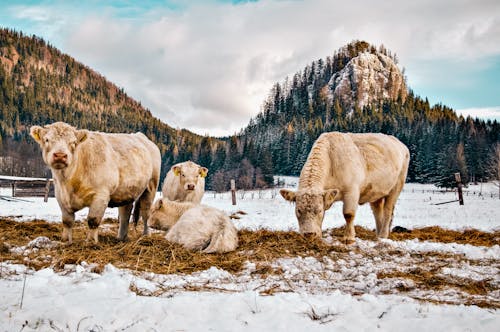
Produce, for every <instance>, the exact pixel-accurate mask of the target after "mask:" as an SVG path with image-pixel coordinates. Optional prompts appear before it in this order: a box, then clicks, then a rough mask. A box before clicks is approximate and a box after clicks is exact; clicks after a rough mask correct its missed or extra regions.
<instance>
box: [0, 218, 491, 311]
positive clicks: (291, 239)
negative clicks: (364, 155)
mask: <svg viewBox="0 0 500 332" xmlns="http://www.w3.org/2000/svg"><path fill="white" fill-rule="evenodd" d="M103 224H104V226H101V227H100V230H99V241H100V242H99V244H98V245H94V244H89V243H87V242H86V241H85V238H86V231H87V226H86V225H85V224H83V223H77V224H76V225H75V228H74V243H73V244H72V245H66V244H63V243H60V242H59V241H61V231H62V225H61V224H55V223H48V222H45V221H41V220H36V221H31V222H17V221H14V220H12V219H9V218H0V261H9V262H13V263H20V264H24V265H27V266H29V267H31V268H34V269H36V270H38V269H42V268H46V267H52V268H54V269H55V270H56V271H62V270H64V269H65V266H67V265H68V264H80V263H82V262H87V263H89V264H93V266H94V268H93V271H94V272H97V273H100V272H102V270H103V268H104V266H105V265H106V264H113V265H114V266H116V267H119V268H126V269H130V270H132V271H138V272H154V273H157V274H170V273H187V274H189V273H192V272H196V271H202V270H206V269H208V268H210V267H212V266H214V267H217V268H219V269H223V270H226V271H228V272H230V273H236V274H237V273H239V272H241V271H242V270H243V269H244V268H245V263H246V262H248V261H250V262H253V263H255V269H254V270H253V271H252V272H251V275H252V276H256V277H261V278H267V277H268V276H270V275H274V276H277V277H280V276H281V275H282V274H283V273H284V271H283V270H282V269H281V268H280V267H276V266H275V265H274V266H273V262H274V261H276V260H277V259H279V258H287V257H315V258H316V259H318V260H319V261H321V260H322V259H323V258H324V257H328V258H329V259H331V260H333V261H336V260H338V259H340V258H342V259H343V260H345V261H349V260H350V257H349V253H350V252H351V251H355V252H356V253H360V254H362V255H363V256H364V257H365V258H367V259H373V258H374V257H375V256H377V257H378V258H380V257H386V259H389V260H390V259H393V258H394V257H396V256H404V255H407V254H408V253H407V252H405V251H403V250H401V249H397V248H396V249H395V248H390V247H387V248H386V247H384V246H381V247H380V248H379V249H377V250H378V251H374V252H372V253H368V252H362V251H360V249H359V248H358V247H357V246H353V247H351V246H345V245H331V244H328V243H326V242H325V241H322V240H319V239H310V238H305V237H303V236H302V235H300V234H298V233H297V232H291V231H288V232H285V231H269V230H257V231H251V230H240V231H239V247H238V249H237V250H236V251H234V252H230V253H226V254H203V253H200V252H192V251H188V250H185V249H184V248H183V247H182V246H180V245H177V244H173V243H170V242H168V241H166V240H165V238H164V233H163V232H157V233H154V234H152V235H150V236H147V237H142V236H140V232H139V231H137V232H135V231H134V230H133V229H131V230H130V232H129V237H130V240H129V241H127V242H120V241H118V240H117V239H116V233H117V228H118V225H117V222H116V220H114V219H106V220H104V221H103ZM140 228H141V226H138V229H140ZM325 233H326V235H331V236H332V237H333V238H335V239H338V240H341V239H342V237H343V235H344V227H340V228H334V229H329V230H326V231H325ZM356 235H357V237H359V238H360V239H363V240H367V241H375V240H376V236H375V232H374V231H371V230H368V229H365V228H362V227H359V226H356ZM499 235H500V232H493V233H485V232H481V231H478V230H466V231H463V232H457V231H449V230H444V229H441V228H439V227H426V228H422V229H413V230H411V231H409V232H405V233H391V235H390V238H391V239H392V240H396V241H400V240H406V239H415V238H417V239H421V240H428V241H436V242H444V243H450V242H456V243H468V244H471V245H476V246H478V245H480V246H488V247H489V246H493V245H498V244H499V237H500V236H499ZM41 236H44V237H47V238H49V239H50V240H51V241H53V242H54V243H55V244H56V245H55V246H54V247H51V248H40V249H38V250H28V251H26V252H24V253H22V254H20V253H16V252H15V251H13V250H10V249H11V248H13V247H20V246H26V245H27V244H28V243H29V242H30V241H32V240H34V239H35V238H37V237H41ZM334 243H338V242H334ZM372 255H373V257H372ZM410 256H411V258H412V260H413V262H414V265H413V266H407V267H406V268H402V269H401V270H397V271H381V272H379V273H377V277H378V279H380V280H382V279H386V278H396V279H409V280H412V281H413V282H414V284H415V287H416V288H418V289H425V290H429V291H441V290H443V289H445V288H455V289H458V290H460V291H461V292H464V293H467V294H470V295H471V296H470V297H468V298H467V299H466V300H464V302H463V303H465V304H475V305H478V306H483V307H489V308H500V302H499V301H497V300H485V299H488V294H491V293H492V292H493V293H494V292H498V282H491V280H479V281H475V280H472V279H460V278H456V277H448V276H444V275H442V274H440V272H439V271H440V266H436V262H439V264H441V266H443V265H446V264H448V263H450V262H459V261H466V262H467V264H470V265H473V264H481V265H483V264H490V265H491V266H498V265H499V262H498V260H492V261H491V262H487V261H481V262H473V261H468V260H467V259H465V258H464V257H463V256H459V255H455V254H450V253H443V252H429V253H412V254H411V255H410ZM416 266H418V267H416ZM188 290H189V289H188ZM193 290H196V289H193ZM214 290H216V289H214ZM412 290H413V289H410V288H405V286H400V287H399V288H396V289H394V290H392V292H399V293H407V294H411V291H412ZM282 291H286V290H284V289H281V288H280V287H279V285H276V286H273V285H270V287H269V288H266V290H264V291H263V292H264V294H265V295H272V294H273V293H275V292H282ZM474 295H478V296H479V297H477V298H474ZM410 296H412V295H410ZM413 297H414V298H417V299H418V296H413ZM425 300H426V301H434V300H432V299H425ZM445 303H446V302H445Z"/></svg>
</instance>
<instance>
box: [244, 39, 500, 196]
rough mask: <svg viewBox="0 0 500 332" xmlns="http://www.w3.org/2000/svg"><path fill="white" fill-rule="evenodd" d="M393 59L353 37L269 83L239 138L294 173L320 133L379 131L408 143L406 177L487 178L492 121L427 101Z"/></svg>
mask: <svg viewBox="0 0 500 332" xmlns="http://www.w3.org/2000/svg"><path fill="white" fill-rule="evenodd" d="M397 64H398V60H397V56H396V55H394V54H391V52H390V51H389V50H387V49H386V48H385V47H384V46H380V47H378V48H376V47H375V46H373V45H370V44H368V43H366V42H364V41H353V42H351V43H349V44H348V45H346V46H345V47H342V48H341V49H339V50H338V51H336V52H335V53H334V54H333V55H332V56H329V57H327V58H326V59H319V60H317V61H314V62H312V63H311V64H310V65H308V66H306V67H305V68H304V69H303V70H302V71H299V72H297V73H296V74H295V75H293V77H291V78H289V77H287V78H286V79H285V80H284V81H283V82H281V83H277V84H275V85H274V87H273V88H272V89H271V91H270V93H269V96H268V98H267V99H266V100H265V102H264V104H263V110H262V112H260V113H259V114H258V115H257V116H256V117H255V118H253V119H251V120H250V123H249V125H248V126H247V128H245V129H244V130H243V131H242V133H241V134H240V139H241V141H242V142H243V144H244V145H250V146H252V147H254V148H255V149H256V150H257V151H259V150H266V151H270V153H271V155H272V163H273V168H274V171H275V172H276V173H277V174H286V175H298V174H299V173H300V170H301V168H302V165H303V164H304V162H305V160H306V158H307V155H308V153H309V150H310V149H311V146H312V144H313V143H314V141H315V140H316V138H317V137H318V136H319V135H320V134H321V133H323V132H327V131H342V132H382V133H387V134H391V135H394V136H396V137H398V138H399V139H400V140H401V141H403V142H404V143H405V144H406V145H407V146H408V147H409V149H410V152H411V161H410V169H409V173H408V180H409V181H412V182H426V183H428V182H431V183H436V184H438V185H441V186H452V185H454V177H453V173H455V172H460V173H461V174H462V179H463V180H464V181H465V182H467V181H469V179H472V180H487V179H490V178H491V177H492V175H491V174H492V173H491V167H490V166H489V165H491V164H492V162H491V161H492V160H494V158H495V155H494V150H495V146H497V145H498V144H500V143H499V142H500V136H499V135H500V126H499V123H498V122H496V121H494V122H491V121H486V122H485V121H481V120H478V119H472V118H463V117H459V116H458V115H457V114H456V113H455V112H454V111H453V110H452V109H451V108H449V107H446V106H444V105H440V104H438V105H434V106H431V105H429V102H428V101H427V99H422V98H420V97H418V96H416V95H415V94H414V93H413V92H412V91H411V89H409V88H408V87H407V84H406V80H405V76H404V73H403V71H402V70H400V69H399V67H398V65H397Z"/></svg>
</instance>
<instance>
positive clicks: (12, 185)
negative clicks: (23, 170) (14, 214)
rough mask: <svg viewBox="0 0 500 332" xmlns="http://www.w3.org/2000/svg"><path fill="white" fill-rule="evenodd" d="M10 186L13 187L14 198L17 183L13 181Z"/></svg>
mask: <svg viewBox="0 0 500 332" xmlns="http://www.w3.org/2000/svg"><path fill="white" fill-rule="evenodd" d="M10 186H11V187H12V197H16V181H13V182H12V183H11V184H10Z"/></svg>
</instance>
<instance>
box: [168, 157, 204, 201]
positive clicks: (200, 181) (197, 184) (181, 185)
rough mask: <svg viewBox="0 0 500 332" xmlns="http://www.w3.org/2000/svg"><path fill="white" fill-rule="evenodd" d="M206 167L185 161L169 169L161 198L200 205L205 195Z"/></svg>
mask: <svg viewBox="0 0 500 332" xmlns="http://www.w3.org/2000/svg"><path fill="white" fill-rule="evenodd" d="M207 174H208V169H207V168H206V167H201V166H200V165H198V164H196V163H193V162H192V161H185V162H183V163H178V164H175V165H174V166H172V167H171V168H170V170H169V171H168V173H167V176H166V177H165V181H164V182H163V187H162V190H161V191H162V193H163V197H166V198H168V199H169V200H171V201H179V202H193V203H196V204H200V202H201V199H202V198H203V194H204V193H205V177H206V176H207Z"/></svg>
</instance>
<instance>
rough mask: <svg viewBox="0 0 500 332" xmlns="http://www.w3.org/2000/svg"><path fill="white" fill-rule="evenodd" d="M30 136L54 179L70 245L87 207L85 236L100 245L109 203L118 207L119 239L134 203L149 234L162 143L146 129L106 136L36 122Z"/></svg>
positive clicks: (126, 224)
mask: <svg viewBox="0 0 500 332" xmlns="http://www.w3.org/2000/svg"><path fill="white" fill-rule="evenodd" d="M30 134H31V136H32V137H33V138H34V139H35V141H36V142H37V143H38V144H39V145H40V148H41V149H42V157H43V160H44V162H45V163H46V164H47V165H48V166H49V167H50V169H51V171H52V177H53V178H54V187H55V194H56V199H57V202H58V203H59V207H60V209H61V212H62V223H63V233H62V239H63V241H68V243H70V244H71V243H72V241H73V231H72V228H73V224H74V221H75V212H76V211H79V210H81V209H83V208H85V207H88V208H89V212H88V216H87V223H88V227H89V230H88V233H87V240H93V241H94V242H95V243H98V231H97V228H98V226H99V224H100V223H101V219H102V217H103V215H104V211H105V210H106V208H107V207H118V212H119V221H120V226H119V230H118V239H119V240H125V239H126V238H127V233H128V224H129V219H130V214H131V212H132V208H133V206H134V202H135V210H134V217H135V218H134V219H135V220H134V221H135V223H137V220H138V218H139V215H140V216H141V217H142V219H143V222H144V231H143V234H147V233H148V228H147V222H146V221H147V220H148V218H149V210H150V206H151V204H152V202H153V199H154V196H155V193H156V190H157V188H158V182H159V178H160V166H161V156H160V150H159V149H158V147H157V146H156V145H155V144H154V143H153V142H151V141H150V140H149V139H148V138H147V137H146V136H145V135H143V134H142V133H136V134H107V133H101V132H92V131H88V130H85V129H80V130H78V129H76V128H75V127H73V126H71V125H69V124H67V123H64V122H56V123H53V124H50V125H46V126H45V127H41V126H32V127H31V128H30Z"/></svg>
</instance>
